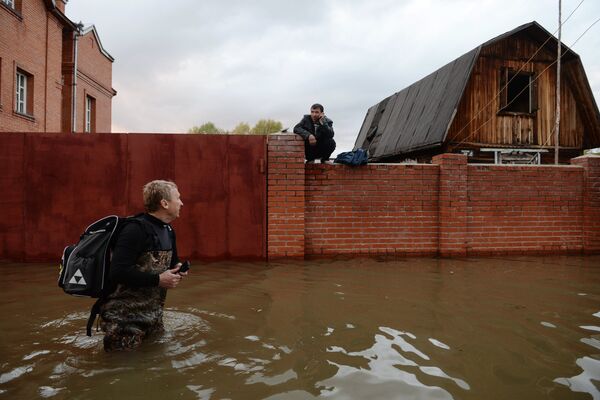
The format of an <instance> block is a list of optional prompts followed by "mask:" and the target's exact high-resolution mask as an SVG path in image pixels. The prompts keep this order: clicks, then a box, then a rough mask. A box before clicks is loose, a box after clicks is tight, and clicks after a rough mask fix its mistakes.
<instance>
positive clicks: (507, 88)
mask: <svg viewBox="0 0 600 400" xmlns="http://www.w3.org/2000/svg"><path fill="white" fill-rule="evenodd" d="M537 108H538V107H537V83H536V81H535V76H534V74H533V72H525V71H515V70H513V69H510V68H502V69H501V70H500V112H505V113H517V114H533V113H534V112H535V111H536V110H537Z"/></svg>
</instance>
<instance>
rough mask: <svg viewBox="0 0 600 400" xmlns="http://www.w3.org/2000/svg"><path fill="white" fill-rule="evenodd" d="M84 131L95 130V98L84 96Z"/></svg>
mask: <svg viewBox="0 0 600 400" xmlns="http://www.w3.org/2000/svg"><path fill="white" fill-rule="evenodd" d="M84 131H85V132H88V133H91V132H95V131H96V99H94V98H93V97H92V96H89V95H88V96H85V129H84Z"/></svg>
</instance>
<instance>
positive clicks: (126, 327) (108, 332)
mask: <svg viewBox="0 0 600 400" xmlns="http://www.w3.org/2000/svg"><path fill="white" fill-rule="evenodd" d="M171 255H172V251H171V250H168V251H164V250H161V251H149V252H146V253H143V254H142V255H141V256H140V258H139V259H138V261H137V265H136V266H137V269H138V270H139V271H141V272H150V273H155V274H161V273H163V272H164V271H166V270H167V268H168V267H169V265H170V264H171ZM166 296H167V289H165V288H161V287H158V286H153V287H129V286H126V285H123V284H119V285H118V286H117V289H116V290H115V291H114V292H113V293H112V294H110V295H109V296H108V297H107V299H106V302H105V303H104V304H103V305H102V306H101V307H100V318H101V324H100V326H101V327H102V330H103V331H104V332H105V335H104V350H106V351H113V350H132V349H135V348H136V347H138V346H139V345H140V344H141V343H142V340H143V339H144V338H145V337H147V336H148V335H150V334H152V333H155V332H161V331H162V330H163V307H164V305H165V298H166Z"/></svg>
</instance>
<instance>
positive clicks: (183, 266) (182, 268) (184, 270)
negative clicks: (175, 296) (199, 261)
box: [179, 261, 191, 272]
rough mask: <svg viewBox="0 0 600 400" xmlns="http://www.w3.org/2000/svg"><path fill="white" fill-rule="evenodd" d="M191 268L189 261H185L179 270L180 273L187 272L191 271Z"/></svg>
mask: <svg viewBox="0 0 600 400" xmlns="http://www.w3.org/2000/svg"><path fill="white" fill-rule="evenodd" d="M190 266H191V264H190V262H189V261H184V262H183V263H182V264H181V268H179V272H187V271H188V270H189V269H190Z"/></svg>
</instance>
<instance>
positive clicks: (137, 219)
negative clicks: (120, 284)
mask: <svg viewBox="0 0 600 400" xmlns="http://www.w3.org/2000/svg"><path fill="white" fill-rule="evenodd" d="M142 215H143V214H137V215H134V216H132V217H126V218H122V219H121V220H120V221H119V227H118V231H117V232H116V233H115V235H114V236H113V237H112V238H111V244H110V246H111V248H112V246H113V245H114V243H115V242H116V238H117V236H118V235H119V233H120V230H121V229H123V227H124V226H125V225H126V224H128V223H130V222H133V223H137V224H138V225H140V226H141V227H142V229H143V230H144V232H145V233H146V235H147V236H148V237H149V238H150V239H151V240H152V246H153V247H156V246H158V244H159V239H158V237H157V236H156V233H155V232H154V229H153V228H152V226H151V225H150V223H149V222H148V221H146V220H145V219H144V218H142ZM109 294H110V293H102V294H101V295H100V297H99V298H98V300H96V302H95V303H94V305H92V308H91V310H90V316H89V318H88V321H87V325H86V334H87V336H92V326H94V321H96V318H97V317H98V314H100V307H102V305H103V304H104V303H105V302H106V299H107V297H108V295H109ZM96 330H97V329H96Z"/></svg>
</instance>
